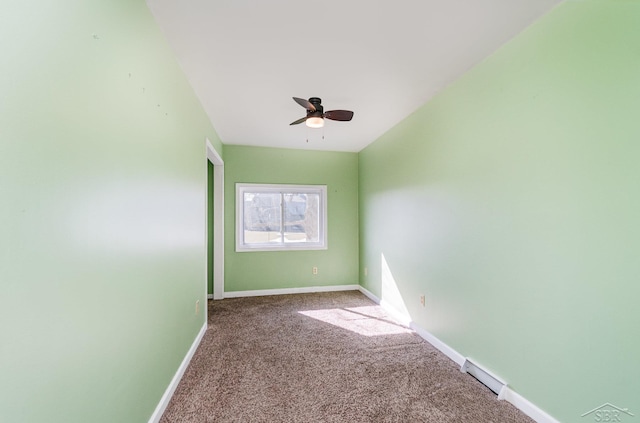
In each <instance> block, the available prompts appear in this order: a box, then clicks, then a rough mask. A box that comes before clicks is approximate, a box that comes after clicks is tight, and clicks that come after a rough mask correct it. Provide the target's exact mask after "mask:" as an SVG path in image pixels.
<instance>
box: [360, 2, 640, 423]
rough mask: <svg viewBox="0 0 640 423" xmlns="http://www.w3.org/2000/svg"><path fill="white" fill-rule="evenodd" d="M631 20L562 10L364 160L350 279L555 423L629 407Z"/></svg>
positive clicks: (625, 10) (635, 89)
mask: <svg viewBox="0 0 640 423" xmlns="http://www.w3.org/2000/svg"><path fill="white" fill-rule="evenodd" d="M638 22H640V2H638V1H605V0H585V1H568V2H564V3H562V4H561V5H560V6H559V7H557V8H556V9H554V10H553V11H552V12H551V13H549V14H548V15H547V16H545V17H543V18H542V19H541V20H539V21H538V22H536V23H535V24H534V25H533V26H532V27H530V28H529V29H527V30H526V31H524V32H523V33H522V34H520V35H519V36H518V37H516V38H515V39H513V40H512V41H511V42H509V43H508V44H506V45H505V46H504V47H502V48H501V49H500V50H499V51H498V52H496V53H495V54H494V55H493V56H492V57H490V58H489V59H487V60H486V61H485V62H483V63H482V64H480V65H479V66H477V67H476V68H474V69H473V70H471V71H470V72H468V73H467V74H466V75H465V76H464V77H463V78H461V79H460V80H459V81H457V82H456V83H454V84H453V85H452V86H450V87H448V88H447V89H445V90H444V91H443V92H441V93H440V94H439V95H438V96H437V97H436V98H435V99H434V100H433V101H431V102H429V103H428V104H426V105H425V106H423V107H422V108H420V109H419V110H418V111H416V112H415V113H414V114H413V115H411V116H410V117H408V118H407V119H406V120H404V121H403V122H402V123H400V124H399V125H397V126H396V127H394V128H393V129H392V130H390V131H389V132H388V133H386V134H385V135H384V136H382V137H381V138H380V139H379V140H377V141H376V142H375V143H373V144H372V145H370V146H369V147H367V148H366V149H365V150H363V151H362V152H361V153H360V157H359V159H360V182H359V183H360V197H359V201H360V205H359V210H360V218H361V223H360V224H361V226H360V233H361V245H360V260H361V262H360V264H361V267H362V269H364V267H367V268H368V275H365V273H364V271H361V274H360V280H361V284H362V285H363V286H364V287H366V288H367V289H369V290H371V291H372V292H373V293H375V294H377V295H382V296H383V299H384V297H385V295H388V297H389V298H388V299H387V300H389V301H391V302H394V299H393V289H392V288H393V287H390V286H389V285H394V284H395V285H396V287H397V290H398V291H399V293H400V297H401V298H402V301H401V302H403V303H404V304H401V303H399V302H398V301H396V302H395V306H396V307H398V308H402V307H405V306H406V308H407V309H408V311H409V313H410V315H411V317H412V319H413V320H414V321H415V322H416V323H417V324H418V325H419V326H421V327H423V328H425V329H426V330H428V331H430V332H431V333H433V334H434V335H436V336H437V337H438V338H439V339H441V340H442V341H444V342H445V343H446V344H448V345H449V346H451V347H452V348H454V349H455V350H457V351H458V352H460V353H461V354H463V355H464V356H468V357H472V358H474V359H475V360H476V361H477V362H479V363H480V364H482V365H484V366H485V367H487V368H488V369H490V370H492V371H493V372H494V373H496V374H497V375H498V376H501V377H502V378H504V379H505V380H506V381H507V382H508V383H509V384H510V385H511V387H512V388H513V389H514V390H515V391H516V392H518V393H519V394H521V395H523V396H524V397H525V398H527V399H528V400H530V401H532V402H533V403H534V404H537V405H538V406H539V407H541V408H542V409H544V410H546V411H547V412H548V413H550V414H551V415H553V416H554V417H556V418H557V419H558V420H559V421H562V422H583V421H587V420H591V421H592V419H593V418H594V416H589V417H585V418H582V417H581V415H582V414H583V413H585V412H587V411H589V410H592V409H593V408H595V407H598V406H600V405H602V404H603V403H606V402H609V403H612V404H614V405H616V406H619V407H628V408H629V410H630V411H631V412H632V413H634V414H635V415H636V416H638V414H639V413H640V396H639V395H638V393H639V392H640V370H639V367H638V366H637V365H636V360H637V358H638V357H640V336H638V328H639V327H640V312H639V311H638V307H637V300H638V298H640V284H639V283H638V275H640V260H638V258H637V255H638V251H640V220H639V216H640V191H639V187H640V166H639V163H640V125H639V124H638V122H639V119H638V116H639V114H640V50H639V48H638V46H640V25H638ZM383 258H384V260H383ZM385 263H386V264H385ZM385 266H386V268H385ZM362 269H361V270H362ZM385 284H386V285H385ZM385 287H386V288H385ZM385 289H386V290H387V292H386V293H385V292H384V290H385ZM420 294H425V295H426V307H424V308H423V307H421V306H420V302H419V298H420ZM627 418H628V419H630V420H632V418H631V417H629V416H627ZM636 418H637V417H636Z"/></svg>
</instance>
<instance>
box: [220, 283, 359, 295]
mask: <svg viewBox="0 0 640 423" xmlns="http://www.w3.org/2000/svg"><path fill="white" fill-rule="evenodd" d="M359 289H360V285H330V286H306V287H302V288H282V289H258V290H255V291H231V292H225V293H224V298H239V297H262V296H265V295H286V294H311V293H314V292H335V291H358V290H359Z"/></svg>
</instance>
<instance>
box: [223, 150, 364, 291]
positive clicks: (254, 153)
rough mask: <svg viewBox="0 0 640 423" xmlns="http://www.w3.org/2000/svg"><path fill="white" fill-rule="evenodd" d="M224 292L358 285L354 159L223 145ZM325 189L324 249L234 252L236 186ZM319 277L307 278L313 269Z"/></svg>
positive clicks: (351, 156) (349, 155) (346, 155)
mask: <svg viewBox="0 0 640 423" xmlns="http://www.w3.org/2000/svg"><path fill="white" fill-rule="evenodd" d="M224 172H225V174H224V181H225V182H224V184H225V187H224V190H225V193H224V196H225V211H224V213H225V218H224V220H225V228H224V231H225V268H224V270H225V292H230V291H248V290H261V289H280V288H304V287H312V286H327V285H351V284H357V283H358V155H357V154H356V153H338V152H320V151H307V150H289V149H277V148H260V147H245V146H234V145H225V147H224ZM239 182H245V183H272V184H299V185H327V207H328V210H327V217H328V234H327V242H328V246H329V248H328V249H327V250H315V251H292V252H284V251H267V252H243V253H236V252H235V184H236V183H239ZM313 266H317V267H318V274H317V275H313V274H312V267H313Z"/></svg>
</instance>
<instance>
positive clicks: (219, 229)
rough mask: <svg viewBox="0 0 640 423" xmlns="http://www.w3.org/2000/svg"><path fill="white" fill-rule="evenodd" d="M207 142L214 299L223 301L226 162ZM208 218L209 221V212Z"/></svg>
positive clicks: (207, 140) (206, 232)
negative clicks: (210, 172)
mask: <svg viewBox="0 0 640 423" xmlns="http://www.w3.org/2000/svg"><path fill="white" fill-rule="evenodd" d="M205 140H206V150H207V160H209V161H210V162H211V164H212V165H213V187H209V183H208V182H207V199H208V196H209V192H210V190H211V188H213V299H214V300H221V299H223V298H224V161H223V160H222V157H220V154H218V152H217V151H216V149H215V148H213V145H212V144H211V141H209V138H206V139H205ZM206 216H207V219H206V220H208V211H207V213H206ZM205 234H208V229H207V230H206V231H205ZM205 236H208V235H205ZM205 279H206V278H205Z"/></svg>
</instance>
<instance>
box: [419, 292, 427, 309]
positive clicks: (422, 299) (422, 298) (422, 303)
mask: <svg viewBox="0 0 640 423" xmlns="http://www.w3.org/2000/svg"><path fill="white" fill-rule="evenodd" d="M425 302H426V300H425V297H424V294H420V305H421V306H422V307H424V305H425Z"/></svg>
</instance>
